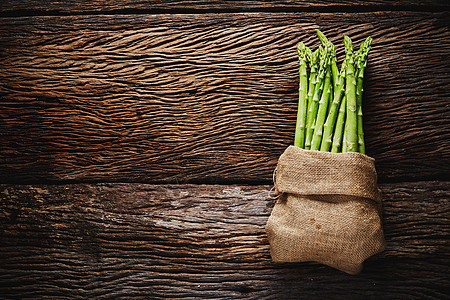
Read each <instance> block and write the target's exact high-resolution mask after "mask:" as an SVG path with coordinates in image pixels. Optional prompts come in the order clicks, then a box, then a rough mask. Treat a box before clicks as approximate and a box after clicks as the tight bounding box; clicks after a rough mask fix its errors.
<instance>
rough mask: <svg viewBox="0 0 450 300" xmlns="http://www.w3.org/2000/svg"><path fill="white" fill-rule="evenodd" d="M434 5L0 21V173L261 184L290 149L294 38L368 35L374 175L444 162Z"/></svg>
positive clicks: (444, 110) (442, 171)
mask: <svg viewBox="0 0 450 300" xmlns="http://www.w3.org/2000/svg"><path fill="white" fill-rule="evenodd" d="M449 21H450V18H449V16H448V14H445V13H442V14H441V13H412V12H409V13H402V12H389V13H361V14H348V13H335V14H317V13H299V14H294V13H288V14H266V13H255V14H205V15H128V16H95V17H92V16H72V17H24V18H2V19H0V117H1V121H0V122H1V123H0V132H1V135H0V138H1V145H2V147H1V150H0V182H5V183H6V182H8V183H9V182H12V183H14V182H22V183H31V182H45V181H55V182H61V181H64V180H75V181H97V182H98V181H102V182H105V181H141V182H153V183H157V182H169V183H176V182H213V183H229V182H253V183H256V182H260V183H264V182H265V183H268V182H270V180H271V178H272V171H273V169H274V166H275V164H276V161H277V158H278V156H279V155H280V154H281V153H282V151H283V150H284V149H285V148H286V147H287V146H288V145H289V144H291V143H292V141H293V134H294V125H295V116H296V110H297V107H296V106H297V104H296V102H297V100H296V99H297V94H298V91H297V87H298V84H297V80H298V79H297V76H298V75H297V68H298V67H297V61H296V51H295V45H296V43H297V42H298V41H301V40H302V41H304V42H305V43H306V44H307V45H309V46H311V47H316V46H317V45H318V42H317V39H316V38H315V36H314V32H313V29H314V28H321V29H322V30H323V31H324V32H325V33H326V34H327V35H328V36H329V37H330V39H331V40H333V41H334V42H335V43H336V44H337V47H338V56H339V57H340V58H342V55H343V46H342V43H341V40H342V34H343V33H345V34H348V35H349V36H351V37H352V38H353V39H354V41H355V42H356V43H357V44H359V43H360V42H361V41H362V40H363V39H364V38H365V37H367V36H368V35H371V36H372V37H373V38H374V42H373V48H372V50H371V53H370V57H369V65H368V68H367V74H366V78H367V79H366V83H367V86H366V94H365V99H364V101H365V106H364V111H365V128H366V136H367V143H366V144H367V149H368V154H369V155H371V156H373V157H374V158H376V160H377V169H378V172H379V177H380V180H381V181H387V180H397V181H400V180H423V179H427V180H429V179H438V178H445V177H446V176H447V175H448V172H449V165H450V130H449V128H450V117H449V116H450V107H449V105H448V104H449V98H450V97H449V90H450V73H449V72H448V70H449V69H450V61H449V60H448V56H449V54H450V42H449V41H450V32H449V30H448V24H449Z"/></svg>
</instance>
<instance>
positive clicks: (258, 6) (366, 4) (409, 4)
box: [0, 0, 450, 16]
mask: <svg viewBox="0 0 450 300" xmlns="http://www.w3.org/2000/svg"><path fill="white" fill-rule="evenodd" d="M449 8H450V3H449V2H448V1H446V0H422V1H419V0H399V1H392V0H367V1H356V0H345V1H339V2H337V1H331V0H321V1H311V0H297V1H290V0H276V1H267V0H266V1H220V0H215V1H205V0H200V1H186V0H169V1H161V0H145V1H132V0H124V1H120V0H102V1H98V0H97V1H89V0H82V1H76V0H68V1H64V2H61V1H42V0H3V1H1V2H0V14H2V15H15V16H22V15H42V14H46V15H48V14H53V15H55V14H56V15H73V14H99V13H107V14H110V13H114V14H117V13H137V12H145V13H152V12H168V13H179V12H181V13H183V12H198V13H204V12H217V11H221V12H242V11H244V12H245V11H249V12H254V11H268V12H274V11H278V12H283V11H285V12H289V11H290V12H292V11H295V12H298V11H320V12H336V11H350V12H355V11H374V10H378V11H380V10H420V11H441V10H443V9H444V10H445V9H447V10H448V9H449Z"/></svg>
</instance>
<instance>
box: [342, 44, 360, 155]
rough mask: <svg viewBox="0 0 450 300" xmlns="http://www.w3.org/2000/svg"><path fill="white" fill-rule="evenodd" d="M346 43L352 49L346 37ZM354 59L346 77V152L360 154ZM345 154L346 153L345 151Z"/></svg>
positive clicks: (349, 65)
mask: <svg viewBox="0 0 450 300" xmlns="http://www.w3.org/2000/svg"><path fill="white" fill-rule="evenodd" d="M344 43H345V44H346V49H347V48H350V47H351V46H350V45H351V43H352V41H351V40H350V38H349V37H348V36H344ZM353 64H354V57H353V55H351V56H350V60H349V62H348V64H347V71H346V74H345V77H346V82H345V85H346V89H345V96H346V98H347V120H346V126H345V137H346V140H345V151H346V152H358V122H357V112H356V78H355V70H354V65H353ZM343 152H344V151H343Z"/></svg>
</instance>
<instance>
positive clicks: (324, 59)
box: [305, 48, 331, 150]
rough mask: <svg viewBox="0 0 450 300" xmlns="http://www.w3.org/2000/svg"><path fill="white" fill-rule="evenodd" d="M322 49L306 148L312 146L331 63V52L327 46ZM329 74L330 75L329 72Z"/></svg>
mask: <svg viewBox="0 0 450 300" xmlns="http://www.w3.org/2000/svg"><path fill="white" fill-rule="evenodd" d="M319 49H320V50H319V51H320V63H319V72H318V74H317V83H316V88H315V90H314V96H313V99H312V101H311V103H310V104H309V109H308V119H307V124H306V125H307V129H306V142H305V149H308V150H309V149H310V148H311V142H312V136H313V133H314V123H315V121H316V116H317V110H318V109H319V100H320V97H321V95H322V90H323V89H324V86H325V82H324V81H325V80H324V77H325V76H326V74H327V73H328V72H327V70H328V65H329V61H330V59H329V57H330V54H329V52H328V50H327V49H326V48H319ZM328 75H330V74H329V73H328ZM330 79H331V78H330V76H328V81H329V80H330Z"/></svg>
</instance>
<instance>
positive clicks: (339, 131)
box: [331, 95, 347, 153]
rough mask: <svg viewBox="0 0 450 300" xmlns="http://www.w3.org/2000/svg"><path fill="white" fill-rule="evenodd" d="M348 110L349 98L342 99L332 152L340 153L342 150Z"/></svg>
mask: <svg viewBox="0 0 450 300" xmlns="http://www.w3.org/2000/svg"><path fill="white" fill-rule="evenodd" d="M346 110H347V97H345V95H344V97H343V98H342V102H341V105H340V107H339V114H338V117H337V121H336V128H335V130H334V135H333V146H332V147H331V152H333V153H338V152H340V150H341V143H342V135H343V133H344V125H345V113H346Z"/></svg>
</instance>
